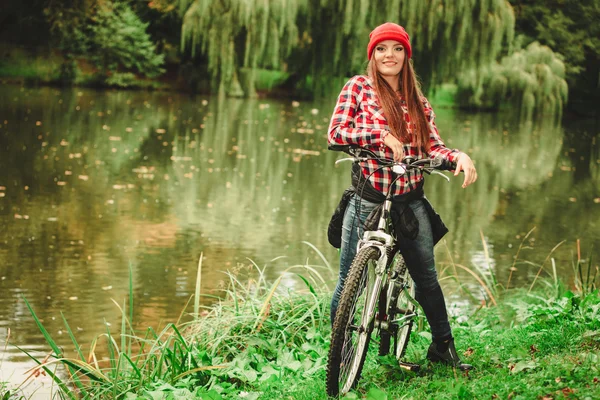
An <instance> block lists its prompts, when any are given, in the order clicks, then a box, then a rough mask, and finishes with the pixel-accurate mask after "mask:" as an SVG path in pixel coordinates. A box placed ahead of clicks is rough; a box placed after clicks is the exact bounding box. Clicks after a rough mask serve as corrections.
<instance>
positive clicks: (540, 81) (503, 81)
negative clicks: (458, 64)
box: [457, 42, 568, 119]
mask: <svg viewBox="0 0 600 400" xmlns="http://www.w3.org/2000/svg"><path fill="white" fill-rule="evenodd" d="M457 95H458V99H459V101H460V103H461V105H462V106H465V107H471V108H484V109H491V110H497V109H499V108H500V107H501V106H503V105H506V106H510V107H517V108H518V109H519V110H520V113H521V116H522V117H524V118H526V119H531V117H532V116H533V115H534V114H536V115H543V114H549V115H554V116H557V117H559V116H560V115H562V109H563V106H564V105H565V103H566V102H567V95H568V86H567V82H566V80H565V65H564V63H563V62H562V61H561V60H560V58H559V57H558V56H557V55H556V54H555V53H554V52H553V51H552V50H551V49H550V48H548V47H546V46H542V45H540V44H539V43H538V42H533V43H531V44H530V45H529V46H527V48H525V49H522V50H519V51H516V52H514V53H513V54H511V55H510V56H507V57H504V58H503V59H502V60H501V62H499V63H493V64H491V65H490V66H489V67H488V68H486V69H485V71H484V72H483V73H481V74H479V76H477V74H476V73H475V72H474V71H468V72H465V73H463V74H461V75H460V76H459V79H458V93H457Z"/></svg>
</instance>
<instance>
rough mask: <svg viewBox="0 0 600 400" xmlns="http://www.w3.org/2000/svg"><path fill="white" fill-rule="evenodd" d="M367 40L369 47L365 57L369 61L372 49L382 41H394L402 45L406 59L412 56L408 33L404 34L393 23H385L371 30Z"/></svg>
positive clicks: (401, 28)
mask: <svg viewBox="0 0 600 400" xmlns="http://www.w3.org/2000/svg"><path fill="white" fill-rule="evenodd" d="M369 38H370V40H369V45H368V46H367V57H369V60H370V59H371V54H373V49H374V48H375V46H377V43H380V42H383V41H384V40H396V41H398V42H400V43H402V45H403V46H404V50H406V55H407V56H408V58H410V56H411V55H412V49H411V48H410V37H409V36H408V33H406V31H405V30H404V28H403V27H401V26H400V25H398V24H394V23H393V22H386V23H385V24H383V25H379V26H378V27H377V28H375V29H373V31H372V32H371V34H370V35H369Z"/></svg>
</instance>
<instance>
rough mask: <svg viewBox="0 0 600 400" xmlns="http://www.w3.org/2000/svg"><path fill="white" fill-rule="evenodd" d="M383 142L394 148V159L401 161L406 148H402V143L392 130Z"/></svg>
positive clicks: (391, 148)
mask: <svg viewBox="0 0 600 400" xmlns="http://www.w3.org/2000/svg"><path fill="white" fill-rule="evenodd" d="M383 144H385V145H386V146H387V147H389V148H390V150H392V152H393V153H394V161H396V162H400V161H402V159H403V158H404V150H403V148H402V143H400V141H399V140H398V139H396V137H395V136H394V135H392V133H391V132H388V134H387V135H385V138H384V139H383Z"/></svg>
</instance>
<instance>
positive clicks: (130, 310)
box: [122, 261, 135, 357]
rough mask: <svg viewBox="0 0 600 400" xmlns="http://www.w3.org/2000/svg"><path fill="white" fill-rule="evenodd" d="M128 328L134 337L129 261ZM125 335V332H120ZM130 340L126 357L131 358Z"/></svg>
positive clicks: (131, 281)
mask: <svg viewBox="0 0 600 400" xmlns="http://www.w3.org/2000/svg"><path fill="white" fill-rule="evenodd" d="M129 327H130V328H131V334H132V335H135V331H134V330H133V264H132V263H131V261H129ZM122 334H125V331H122ZM132 340H133V339H132V338H129V346H127V355H128V356H129V357H131V343H132Z"/></svg>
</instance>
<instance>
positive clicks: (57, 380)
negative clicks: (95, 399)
mask: <svg viewBox="0 0 600 400" xmlns="http://www.w3.org/2000/svg"><path fill="white" fill-rule="evenodd" d="M15 347H16V348H17V349H19V350H20V351H21V352H23V353H25V354H26V355H27V357H29V358H30V359H32V360H33V361H34V362H35V363H37V364H38V365H39V366H40V368H43V369H44V371H46V373H47V374H48V376H50V377H51V378H52V381H53V382H55V383H56V384H57V385H58V387H59V388H60V390H62V392H63V394H64V395H65V396H67V397H68V398H69V399H72V400H76V399H77V398H76V396H75V394H74V393H73V392H72V391H71V390H69V388H68V387H67V385H66V384H65V382H63V380H62V379H60V378H59V377H58V376H57V375H56V374H55V373H54V372H52V371H51V370H50V368H48V367H47V366H46V364H50V363H52V362H44V363H42V362H41V361H40V360H38V359H37V358H35V357H34V356H32V355H31V354H29V352H28V351H27V350H25V349H23V348H21V347H19V346H15ZM31 376H33V375H30V377H31ZM28 379H29V378H27V379H26V380H25V381H23V383H21V385H19V388H20V387H21V386H23V385H24V384H25V383H26V382H27V380H28Z"/></svg>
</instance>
